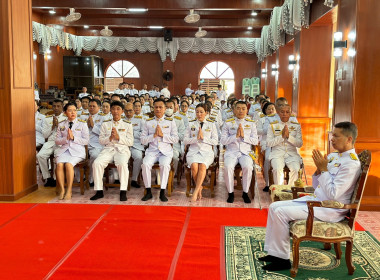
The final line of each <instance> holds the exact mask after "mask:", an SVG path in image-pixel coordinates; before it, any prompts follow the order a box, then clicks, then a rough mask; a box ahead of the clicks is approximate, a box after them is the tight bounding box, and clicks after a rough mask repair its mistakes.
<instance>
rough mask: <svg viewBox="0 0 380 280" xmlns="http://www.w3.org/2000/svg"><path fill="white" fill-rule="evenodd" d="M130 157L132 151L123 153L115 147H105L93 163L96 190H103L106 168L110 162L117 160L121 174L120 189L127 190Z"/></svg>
mask: <svg viewBox="0 0 380 280" xmlns="http://www.w3.org/2000/svg"><path fill="white" fill-rule="evenodd" d="M130 157H131V153H130V152H128V153H124V154H121V153H119V152H117V151H116V150H115V149H110V148H104V149H103V150H102V152H101V153H100V154H99V156H98V157H97V158H96V160H95V161H94V163H93V165H92V169H93V176H94V190H96V191H101V190H103V174H104V169H105V168H106V167H107V165H108V164H109V163H112V162H115V165H116V168H117V172H118V174H119V180H120V190H121V191H126V190H127V188H128V178H129V170H128V161H129V158H130Z"/></svg>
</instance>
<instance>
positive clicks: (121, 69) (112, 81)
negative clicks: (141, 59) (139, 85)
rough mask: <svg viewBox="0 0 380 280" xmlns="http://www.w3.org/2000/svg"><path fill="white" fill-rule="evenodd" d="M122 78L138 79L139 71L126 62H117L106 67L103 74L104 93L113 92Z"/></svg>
mask: <svg viewBox="0 0 380 280" xmlns="http://www.w3.org/2000/svg"><path fill="white" fill-rule="evenodd" d="M124 78H132V79H136V78H140V73H139V70H137V68H136V66H135V65H134V64H133V63H131V62H129V61H127V60H118V61H115V62H113V63H112V64H111V65H110V66H108V68H107V71H106V74H105V91H107V92H113V91H114V90H115V89H116V88H117V87H118V86H119V84H120V83H122V82H123V79H124Z"/></svg>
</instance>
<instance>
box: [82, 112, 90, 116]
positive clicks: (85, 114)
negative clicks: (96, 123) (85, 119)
mask: <svg viewBox="0 0 380 280" xmlns="http://www.w3.org/2000/svg"><path fill="white" fill-rule="evenodd" d="M89 114H90V113H82V114H81V115H84V116H87V115H89Z"/></svg>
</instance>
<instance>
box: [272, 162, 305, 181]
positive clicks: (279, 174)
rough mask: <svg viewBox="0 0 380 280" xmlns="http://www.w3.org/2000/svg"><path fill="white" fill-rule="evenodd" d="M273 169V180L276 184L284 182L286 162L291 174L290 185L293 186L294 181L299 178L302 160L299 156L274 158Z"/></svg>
mask: <svg viewBox="0 0 380 280" xmlns="http://www.w3.org/2000/svg"><path fill="white" fill-rule="evenodd" d="M271 164H272V169H273V181H274V184H275V185H283V184H284V167H285V164H286V166H287V167H288V168H289V170H290V174H289V182H288V185H289V186H293V184H294V181H295V180H297V179H298V171H299V170H300V162H299V159H298V158H296V159H295V158H292V157H286V158H273V159H272V160H271Z"/></svg>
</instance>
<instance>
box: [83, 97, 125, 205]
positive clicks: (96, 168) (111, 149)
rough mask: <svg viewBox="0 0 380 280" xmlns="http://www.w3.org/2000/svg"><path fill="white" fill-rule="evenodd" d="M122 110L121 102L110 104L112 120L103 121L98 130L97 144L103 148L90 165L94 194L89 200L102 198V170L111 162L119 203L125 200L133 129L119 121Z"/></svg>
mask: <svg viewBox="0 0 380 280" xmlns="http://www.w3.org/2000/svg"><path fill="white" fill-rule="evenodd" d="M123 109H124V107H123V104H122V103H121V102H119V101H114V102H112V104H111V114H112V116H113V119H112V120H110V121H103V124H102V127H101V129H100V135H99V143H100V144H102V145H104V148H103V150H102V151H101V153H100V154H99V156H98V157H97V158H96V160H95V161H94V164H93V165H92V168H93V174H94V175H93V176H94V190H95V191H96V194H95V195H94V196H92V197H91V198H90V200H97V199H99V198H102V197H104V194H103V174H104V169H105V168H106V167H107V165H108V164H109V163H111V162H115V165H116V168H117V172H118V174H119V178H120V201H126V200H127V187H128V177H129V170H128V161H129V158H130V156H131V152H130V151H129V147H130V146H132V145H133V128H132V125H131V124H130V123H129V122H127V121H123V120H122V119H121V114H122V113H123Z"/></svg>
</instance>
